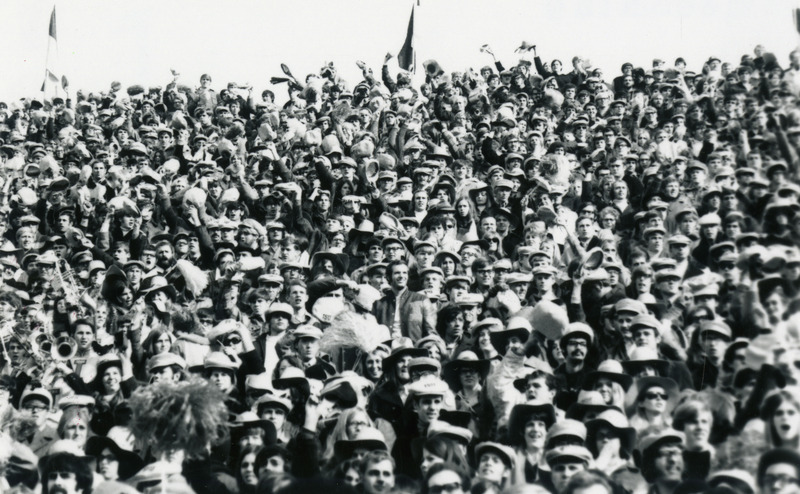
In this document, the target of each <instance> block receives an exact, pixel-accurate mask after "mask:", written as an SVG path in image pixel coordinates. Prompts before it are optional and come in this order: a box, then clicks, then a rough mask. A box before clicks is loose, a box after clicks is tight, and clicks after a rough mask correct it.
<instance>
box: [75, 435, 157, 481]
mask: <svg viewBox="0 0 800 494" xmlns="http://www.w3.org/2000/svg"><path fill="white" fill-rule="evenodd" d="M106 449H109V450H110V451H111V452H112V453H113V454H114V457H115V458H116V459H117V462H118V463H119V470H118V473H119V478H120V480H128V479H129V478H131V477H133V476H134V475H136V472H138V471H139V470H141V469H142V467H143V466H144V460H142V458H141V457H140V456H139V455H137V454H136V453H133V452H131V451H126V450H124V449H122V448H120V447H119V445H118V444H117V443H116V442H115V441H114V440H112V439H110V438H108V437H106V436H92V437H90V438H89V439H87V440H86V447H85V448H84V451H86V455H87V456H93V457H95V458H98V457H99V456H100V455H101V454H103V451H105V450H106Z"/></svg>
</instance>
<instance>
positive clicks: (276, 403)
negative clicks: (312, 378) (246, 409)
mask: <svg viewBox="0 0 800 494" xmlns="http://www.w3.org/2000/svg"><path fill="white" fill-rule="evenodd" d="M298 370H299V369H298ZM301 372H302V371H301ZM275 407H277V408H282V409H283V411H284V412H286V413H289V412H290V411H291V410H292V401H291V400H290V399H289V398H285V397H283V396H280V395H278V394H275V393H267V394H265V395H263V396H261V398H259V399H258V400H257V401H256V402H255V404H254V405H253V408H255V410H257V411H258V413H261V411H262V410H263V409H264V408H275Z"/></svg>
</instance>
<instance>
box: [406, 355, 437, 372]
mask: <svg viewBox="0 0 800 494" xmlns="http://www.w3.org/2000/svg"><path fill="white" fill-rule="evenodd" d="M412 369H417V370H418V371H425V370H428V371H433V372H434V373H436V375H438V374H439V373H440V372H441V370H442V364H441V363H440V362H439V361H438V360H437V359H435V358H431V357H428V356H425V357H414V358H412V359H411V361H410V362H409V363H408V370H409V371H411V370H412Z"/></svg>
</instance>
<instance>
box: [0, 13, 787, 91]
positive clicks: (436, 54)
mask: <svg viewBox="0 0 800 494" xmlns="http://www.w3.org/2000/svg"><path fill="white" fill-rule="evenodd" d="M411 5H412V0H335V1H325V0H288V1H286V0H284V1H281V2H279V1H274V0H260V1H258V0H226V1H219V0H215V1H208V0H136V1H122V0H68V1H67V0H64V1H57V2H56V9H57V26H58V68H59V70H60V71H61V72H62V73H63V74H65V75H66V77H67V78H68V80H69V81H70V89H71V91H73V92H74V91H75V90H77V89H79V88H80V89H83V90H84V91H85V92H90V91H98V90H106V89H107V88H108V87H109V86H110V83H111V82H112V81H120V82H121V83H122V85H123V87H124V88H125V87H127V86H129V85H132V84H142V85H144V86H151V85H164V84H166V83H168V82H169V81H170V80H171V74H170V69H173V68H174V69H176V70H178V71H179V72H180V73H181V79H180V82H181V83H184V84H186V85H189V86H191V87H196V86H198V85H199V78H200V75H201V74H203V73H209V74H210V75H211V76H212V78H213V83H212V87H215V88H217V89H220V88H222V87H224V86H225V85H226V84H227V83H228V82H236V83H238V84H245V83H249V84H251V85H252V86H253V87H254V88H255V89H256V90H257V91H259V92H260V90H261V89H265V88H271V89H273V90H275V91H276V94H279V95H280V94H283V93H285V89H284V87H278V88H273V87H272V86H270V84H269V79H270V77H272V76H282V73H281V70H280V64H281V63H282V62H283V63H286V64H287V65H289V67H290V68H291V70H292V72H293V73H294V75H295V76H296V77H298V78H304V77H305V75H306V74H307V73H310V72H318V71H319V69H320V67H322V65H323V64H325V63H327V62H331V61H332V62H334V63H335V65H336V67H337V69H338V71H339V73H340V74H341V75H342V76H344V78H345V79H346V80H347V81H348V82H349V83H350V85H351V87H352V86H354V85H355V84H356V83H358V82H359V80H360V79H361V76H360V71H359V69H358V68H357V67H356V65H355V61H356V60H363V61H364V62H366V63H367V65H368V66H370V67H372V68H373V70H374V71H375V72H376V73H379V72H380V67H381V65H382V63H383V57H384V55H385V54H386V53H387V52H391V53H392V54H394V55H396V54H397V52H398V51H399V50H400V47H401V46H402V44H403V40H404V37H405V32H406V27H407V24H408V17H409V14H410V11H411ZM797 7H800V0H794V1H792V0H765V1H760V2H758V1H743V0H671V1H665V0H658V1H656V0H603V1H587V0H580V1H579V0H562V1H552V0H547V1H544V0H420V5H419V6H418V7H417V10H416V21H415V23H416V40H415V44H416V48H417V61H418V64H419V65H418V68H419V69H420V70H421V62H422V61H423V60H426V59H431V58H432V59H436V60H437V61H438V62H439V64H440V65H441V66H442V67H443V68H444V69H445V71H462V70H464V69H466V68H467V67H473V68H475V69H476V70H477V69H479V68H480V67H481V66H483V65H487V64H489V63H491V58H490V57H489V56H488V55H486V54H483V53H481V52H480V47H481V45H483V44H487V43H488V44H489V45H491V46H492V48H493V49H494V52H495V53H496V54H497V56H498V58H499V59H500V60H501V61H502V62H504V63H505V64H506V65H507V66H510V65H513V64H515V63H516V62H517V61H518V60H519V55H517V54H515V53H514V48H516V47H517V46H518V45H519V44H520V42H521V41H523V40H525V41H527V42H529V43H531V44H536V45H537V47H538V50H539V55H540V56H541V57H542V58H543V59H545V60H551V59H553V58H560V59H562V60H565V61H566V65H567V66H568V65H569V60H570V59H571V58H572V56H573V55H580V56H581V57H583V58H585V59H588V60H590V61H591V62H592V64H593V65H594V66H598V67H601V68H603V70H604V72H605V74H606V77H607V78H609V79H610V78H611V77H613V76H614V75H616V74H617V73H618V72H619V68H620V66H621V65H622V63H623V62H625V61H631V62H633V63H634V65H636V66H644V67H650V65H651V63H652V60H653V58H662V59H664V60H666V61H667V62H668V63H670V64H671V63H672V62H673V61H674V60H675V58H676V57H678V56H682V57H684V58H685V59H686V61H687V63H688V66H689V69H690V70H695V71H699V70H700V69H701V68H702V64H703V62H704V61H705V60H706V59H708V57H709V56H711V55H714V56H717V57H719V58H720V59H722V60H723V61H731V62H734V63H735V62H737V61H738V60H739V59H740V58H741V55H742V54H745V53H749V54H752V52H753V48H754V47H755V46H756V45H757V44H759V43H760V44H763V45H764V46H765V47H766V48H767V50H768V51H771V52H773V53H775V54H776V55H777V57H778V60H779V61H780V62H781V63H783V64H785V63H786V61H787V59H788V54H789V52H790V51H791V50H792V49H794V48H795V47H797V46H798V44H799V43H800V37H799V35H798V32H797V30H796V28H795V25H794V20H793V9H794V8H797ZM52 8H53V0H2V1H0V20H2V21H1V22H2V23H1V24H0V43H2V46H4V47H5V49H3V50H0V67H2V70H3V72H4V74H3V76H2V77H0V101H7V102H8V101H11V100H14V99H17V98H21V97H35V96H37V95H38V94H39V93H38V91H39V89H40V87H41V84H42V80H43V76H44V70H45V60H46V54H47V41H48V36H47V31H48V24H49V18H50V12H51V10H52ZM392 63H394V62H392ZM393 67H396V66H393Z"/></svg>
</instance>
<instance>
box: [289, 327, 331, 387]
mask: <svg viewBox="0 0 800 494" xmlns="http://www.w3.org/2000/svg"><path fill="white" fill-rule="evenodd" d="M292 336H294V339H295V341H297V340H300V339H302V338H312V339H315V340H319V339H320V338H322V330H321V329H319V328H318V327H316V326H312V325H310V324H303V325H301V326H298V327H297V329H295V330H294V331H293V332H292ZM281 377H283V376H281Z"/></svg>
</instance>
